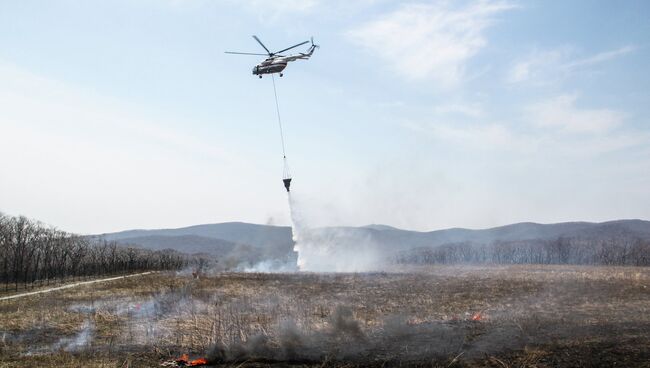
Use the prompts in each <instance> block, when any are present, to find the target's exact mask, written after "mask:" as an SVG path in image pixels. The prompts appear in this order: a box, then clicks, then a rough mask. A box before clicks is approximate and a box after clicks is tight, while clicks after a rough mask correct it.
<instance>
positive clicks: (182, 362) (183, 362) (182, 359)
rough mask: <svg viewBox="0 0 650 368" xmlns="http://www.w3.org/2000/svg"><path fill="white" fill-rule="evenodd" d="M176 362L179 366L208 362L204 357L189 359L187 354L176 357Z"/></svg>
mask: <svg viewBox="0 0 650 368" xmlns="http://www.w3.org/2000/svg"><path fill="white" fill-rule="evenodd" d="M176 363H177V364H178V365H179V366H181V367H198V366H201V365H206V364H208V360H207V359H205V358H198V359H194V360H190V356H189V355H187V354H183V355H181V357H180V358H178V359H176Z"/></svg>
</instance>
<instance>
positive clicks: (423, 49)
mask: <svg viewBox="0 0 650 368" xmlns="http://www.w3.org/2000/svg"><path fill="white" fill-rule="evenodd" d="M513 7H514V5H513V4H512V3H509V2H503V1H477V2H474V3H471V4H470V5H468V6H465V7H461V8H453V7H452V6H451V5H450V4H449V3H447V2H440V3H436V4H408V5H403V6H401V7H400V8H399V9H397V10H395V11H393V12H391V13H389V14H386V15H384V16H381V17H379V18H378V19H375V20H372V21H370V22H368V23H365V24H363V25H361V26H359V27H357V28H355V29H352V30H350V31H348V32H347V36H348V37H349V39H350V40H352V41H353V42H354V43H356V44H359V45H360V46H362V47H365V48H366V49H368V50H370V51H371V52H372V53H375V54H377V55H378V56H379V57H380V58H382V59H383V60H384V61H385V62H387V63H388V64H389V65H390V67H391V68H392V69H394V70H395V71H396V72H397V73H399V74H401V75H403V76H405V77H407V78H410V79H433V80H435V81H436V82H437V83H438V84H440V85H442V86H443V87H453V86H456V85H458V84H459V82H461V81H462V80H463V77H464V75H465V68H466V63H467V61H468V60H469V59H470V58H472V57H473V56H474V55H476V54H477V53H478V52H479V51H480V50H481V49H482V48H484V47H485V46H486V44H487V39H486V35H485V31H486V29H487V28H488V27H490V26H491V25H492V24H493V23H494V18H495V16H496V15H498V14H500V13H502V12H504V11H506V10H509V9H512V8H513Z"/></svg>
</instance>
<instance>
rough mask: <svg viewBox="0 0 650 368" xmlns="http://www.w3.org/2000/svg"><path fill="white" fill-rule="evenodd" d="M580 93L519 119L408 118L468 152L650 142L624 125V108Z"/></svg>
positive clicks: (573, 150) (576, 149) (590, 150)
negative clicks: (584, 101)
mask: <svg viewBox="0 0 650 368" xmlns="http://www.w3.org/2000/svg"><path fill="white" fill-rule="evenodd" d="M577 102H578V96H577V95H576V94H565V95H559V96H556V97H553V98H550V99H546V100H543V101H539V102H536V103H532V104H529V105H528V106H525V107H524V108H523V109H522V111H521V113H522V114H521V116H520V118H519V119H515V120H513V119H511V120H505V121H503V122H484V121H483V122H482V121H480V120H481V119H475V120H474V121H471V122H460V121H458V120H453V119H450V118H436V119H434V120H433V121H419V122H415V121H407V122H405V123H403V125H404V126H405V127H406V128H408V129H410V130H413V131H415V132H417V134H423V135H428V136H430V137H432V138H433V139H435V140H437V141H439V142H443V143H445V144H448V145H450V146H451V147H454V148H458V149H460V150H462V151H463V152H464V153H466V154H472V153H474V154H482V153H483V152H486V151H490V152H493V153H498V152H502V153H507V154H510V155H513V154H514V155H524V156H525V155H536V154H538V153H540V152H544V154H545V155H549V156H551V155H554V156H555V157H556V158H557V157H559V158H566V157H594V155H600V154H604V153H609V152H614V151H618V150H622V149H628V148H638V149H641V148H642V147H644V146H646V145H648V144H650V134H648V132H645V131H636V130H632V129H629V128H625V121H626V114H625V113H623V112H621V111H617V110H612V109H606V108H582V107H579V106H578V104H577Z"/></svg>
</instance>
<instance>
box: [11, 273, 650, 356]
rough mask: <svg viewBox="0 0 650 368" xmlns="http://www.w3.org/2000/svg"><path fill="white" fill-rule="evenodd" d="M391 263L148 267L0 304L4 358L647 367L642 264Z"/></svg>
mask: <svg viewBox="0 0 650 368" xmlns="http://www.w3.org/2000/svg"><path fill="white" fill-rule="evenodd" d="M393 271H394V272H390V273H372V274H243V273H222V274H215V275H212V276H209V277H204V278H202V279H200V280H193V279H191V278H190V277H187V276H183V275H173V274H157V275H150V276H144V277H142V278H137V279H135V278H134V279H124V280H119V281H115V282H111V283H106V284H97V285H92V286H84V287H80V288H75V289H69V290H63V291H60V292H56V293H50V294H44V295H39V296H30V297H27V298H23V299H17V300H11V301H5V302H0V334H1V336H0V338H2V340H1V341H0V367H5V366H6V367H22V366H45V367H47V366H59V367H60V366H75V367H76V366H84V367H86V366H88V367H126V366H129V367H138V366H143V367H149V366H158V365H159V362H160V361H161V360H162V359H166V358H169V357H170V356H175V355H177V354H179V353H181V352H190V353H192V354H194V355H205V354H207V353H208V352H210V354H209V355H210V357H211V358H212V359H213V361H214V362H215V363H217V362H221V363H220V364H225V365H232V366H234V367H237V366H240V365H242V364H243V365H244V366H257V365H268V364H304V365H313V366H316V365H318V366H320V365H336V366H344V365H351V366H368V365H373V366H390V365H417V366H420V365H422V366H424V365H427V366H440V367H447V366H457V367H473V366H492V367H555V366H607V367H609V366H612V365H613V364H615V363H617V365H618V366H638V367H644V366H645V367H650V363H648V362H650V313H649V309H650V269H645V268H633V267H571V266H482V267H460V266H459V267H451V266H445V267H428V268H427V267H424V268H418V269H409V270H404V269H401V270H400V269H397V270H393ZM477 313H481V314H480V315H481V317H482V320H481V321H472V317H473V316H475V315H476V314H477ZM84 333H85V334H84Z"/></svg>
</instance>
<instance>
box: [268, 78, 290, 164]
mask: <svg viewBox="0 0 650 368" xmlns="http://www.w3.org/2000/svg"><path fill="white" fill-rule="evenodd" d="M271 80H272V81H273V94H274V95H275V110H276V111H277V113H278V126H279V127H280V141H281V142H282V157H284V159H285V162H286V159H287V153H286V151H285V149H284V132H283V131H282V119H280V105H279V104H278V92H277V90H276V89H275V77H274V76H273V74H271Z"/></svg>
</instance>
